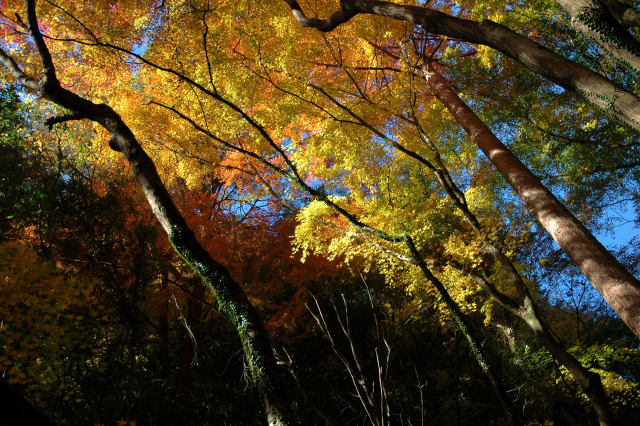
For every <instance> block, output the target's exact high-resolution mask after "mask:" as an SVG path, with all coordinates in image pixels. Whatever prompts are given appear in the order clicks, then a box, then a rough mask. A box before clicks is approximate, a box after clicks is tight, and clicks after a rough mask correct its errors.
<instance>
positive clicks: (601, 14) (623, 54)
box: [557, 0, 640, 73]
mask: <svg viewBox="0 0 640 426" xmlns="http://www.w3.org/2000/svg"><path fill="white" fill-rule="evenodd" d="M557 2H558V3H559V4H560V5H561V6H562V7H563V8H564V9H565V10H566V11H567V12H569V13H570V14H571V25H573V28H575V29H576V30H578V31H580V32H581V33H582V34H584V35H585V36H587V37H589V38H590V39H592V40H594V41H595V42H596V43H598V44H599V45H600V47H601V48H602V49H604V50H605V51H607V52H609V53H610V54H611V55H613V57H614V58H616V59H617V60H619V61H620V62H621V63H623V64H624V65H625V66H627V67H628V68H630V69H631V70H632V71H633V72H635V73H640V42H638V40H636V39H635V38H634V37H633V36H632V35H631V34H629V32H628V31H627V30H626V28H624V27H623V26H622V25H621V24H620V23H619V22H618V21H617V20H616V18H615V17H614V16H613V14H612V13H611V12H610V11H609V9H607V8H606V7H603V6H602V4H600V3H599V2H598V1H597V0H557Z"/></svg>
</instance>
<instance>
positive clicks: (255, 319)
mask: <svg viewBox="0 0 640 426" xmlns="http://www.w3.org/2000/svg"><path fill="white" fill-rule="evenodd" d="M26 9H27V17H28V31H29V32H30V35H31V36H32V38H33V40H34V42H35V45H36V47H37V50H38V52H39V54H40V59H41V60H42V64H43V71H44V76H43V77H42V78H41V79H35V78H32V77H29V76H27V75H26V74H24V72H22V70H21V69H20V67H19V66H18V64H17V63H16V62H15V61H14V60H13V58H11V57H10V56H8V55H7V54H6V53H5V52H4V51H3V50H1V49H0V63H2V64H3V65H4V66H5V67H6V68H7V69H8V70H9V71H10V72H11V74H12V75H13V76H14V77H15V78H16V79H17V80H18V81H19V82H20V83H21V84H23V85H24V86H25V87H27V88H30V89H32V90H34V91H36V92H37V93H39V94H40V95H41V96H42V97H43V98H44V99H47V100H49V101H51V102H52V103H54V104H57V105H59V106H61V107H64V108H66V109H68V110H69V111H71V114H69V115H66V116H63V117H54V118H52V119H49V120H48V121H47V124H48V125H50V126H52V125H53V124H55V123H60V122H64V121H69V120H78V119H89V120H91V121H94V122H96V123H98V124H100V125H101V126H103V127H104V128H105V129H106V130H107V131H108V132H109V133H110V135H111V140H110V141H109V146H110V147H111V148H112V149H114V150H115V151H119V152H120V153H122V155H123V156H124V157H125V158H126V159H127V161H128V162H129V164H130V166H131V169H132V170H133V172H134V174H135V177H136V179H137V180H138V183H139V184H140V186H141V188H142V191H143V192H144V194H145V196H146V198H147V201H148V203H149V205H150V206H151V209H152V210H153V213H154V215H155V216H156V218H157V220H158V222H160V225H161V226H162V228H163V229H164V230H165V232H166V233H167V235H168V236H169V240H170V241H171V244H172V245H173V247H174V249H175V250H176V252H177V253H178V254H180V256H182V257H183V258H184V259H185V260H186V261H187V263H188V264H189V265H190V266H191V268H193V270H194V271H196V272H197V273H198V274H199V275H200V276H201V277H202V279H203V281H204V282H205V283H206V285H207V286H208V287H209V288H210V290H211V291H212V293H213V294H214V295H215V297H216V299H217V300H218V303H219V305H220V312H221V313H222V314H223V315H224V316H225V317H226V318H227V319H228V320H229V321H230V322H231V323H232V324H233V326H234V327H235V328H236V330H237V332H238V335H239V337H240V340H241V342H242V346H243V349H244V354H245V357H246V362H247V365H248V369H249V373H250V376H251V378H252V380H253V382H254V383H255V385H256V387H257V389H258V393H259V395H260V397H261V399H262V403H263V406H264V408H265V412H266V417H267V421H268V423H269V424H270V425H277V426H280V425H289V424H294V421H293V420H292V419H293V417H292V415H291V414H290V409H289V407H288V406H287V404H286V403H285V399H284V397H283V392H282V390H281V388H280V385H279V380H278V378H277V376H278V375H277V371H276V369H277V366H276V361H275V357H274V354H273V350H272V347H271V344H270V342H269V338H268V336H267V332H266V330H265V328H264V326H263V323H262V321H261V319H260V317H259V316H258V315H257V313H256V311H255V309H254V308H253V306H252V305H251V303H250V302H249V300H248V299H247V296H246V294H245V293H244V291H243V290H242V289H241V288H240V286H239V285H238V284H237V283H236V282H235V281H234V280H233V278H232V277H231V275H230V274H229V272H228V271H227V269H226V268H225V267H224V266H223V265H221V264H220V263H218V262H216V261H215V260H214V259H213V258H212V257H211V255H210V254H209V253H208V252H207V251H206V250H205V249H204V248H203V247H202V245H201V244H200V243H199V242H198V240H197V239H196V237H195V235H194V233H193V231H192V230H191V229H190V228H189V227H188V226H187V224H186V222H185V219H184V217H183V216H182V215H181V214H180V212H179V211H178V209H177V208H176V206H175V204H174V203H173V201H172V199H171V196H170V195H169V193H168V191H167V189H166V187H165V186H164V184H163V183H162V180H161V179H160V176H159V175H158V172H157V170H156V167H155V164H154V163H153V161H152V160H151V158H150V157H149V156H148V155H147V153H146V152H145V151H144V149H143V148H142V146H141V145H140V144H139V143H138V141H137V139H136V137H135V136H134V134H133V132H132V131H131V129H129V127H128V126H127V125H126V124H125V123H124V121H123V120H122V118H121V117H120V116H119V115H118V114H117V113H116V112H115V111H114V110H113V109H112V108H111V107H109V106H107V105H104V104H95V103H93V102H91V101H89V100H87V99H84V98H82V97H80V96H78V95H76V94H75V93H73V92H71V91H69V90H67V89H64V88H63V87H62V86H61V85H60V82H59V81H58V78H57V76H56V72H55V66H54V64H53V60H52V57H51V54H50V52H49V50H48V48H47V46H46V44H45V42H44V38H43V36H42V34H41V33H40V30H39V29H38V21H37V17H36V12H35V0H26Z"/></svg>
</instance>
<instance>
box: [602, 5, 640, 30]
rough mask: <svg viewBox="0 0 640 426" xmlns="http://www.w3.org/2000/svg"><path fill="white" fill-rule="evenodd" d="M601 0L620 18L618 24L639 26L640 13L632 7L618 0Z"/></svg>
mask: <svg viewBox="0 0 640 426" xmlns="http://www.w3.org/2000/svg"><path fill="white" fill-rule="evenodd" d="M601 2H602V4H603V5H605V6H606V8H607V9H609V11H610V12H611V13H613V14H614V15H615V16H617V17H618V19H620V24H622V25H623V26H625V27H640V13H639V12H638V11H637V10H636V9H634V8H633V7H631V6H629V5H628V4H624V3H622V2H619V1H618V0H601Z"/></svg>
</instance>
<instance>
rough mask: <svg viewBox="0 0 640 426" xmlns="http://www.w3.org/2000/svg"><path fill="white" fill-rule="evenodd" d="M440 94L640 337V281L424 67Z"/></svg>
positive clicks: (455, 115)
mask: <svg viewBox="0 0 640 426" xmlns="http://www.w3.org/2000/svg"><path fill="white" fill-rule="evenodd" d="M424 71H425V78H426V79H427V82H428V83H429V86H430V87H431V90H432V91H433V93H434V95H436V97H437V98H438V99H439V100H440V101H441V102H442V103H443V104H444V105H445V107H446V108H447V109H448V110H449V111H450V112H451V114H452V115H453V116H454V117H455V119H456V120H457V121H458V123H460V125H461V126H462V127H463V128H464V130H465V131H466V132H467V133H468V134H469V135H470V136H471V138H472V139H473V141H474V142H475V143H476V144H477V145H478V147H479V148H480V149H481V150H482V152H484V154H485V155H486V156H487V158H488V159H489V160H490V161H491V162H492V163H493V164H494V166H495V167H496V169H497V170H498V171H499V172H500V173H501V174H502V175H503V176H504V177H505V179H506V180H507V182H508V183H509V184H510V185H511V187H512V188H513V189H514V190H515V192H516V193H517V194H518V196H520V198H521V199H522V200H523V201H524V202H525V204H526V205H527V206H528V207H529V208H530V209H531V210H532V211H533V212H534V213H535V214H536V216H537V218H538V220H539V221H540V223H541V224H542V226H543V227H544V228H545V229H546V230H547V232H549V234H550V235H551V237H552V238H553V239H554V240H555V241H556V242H557V243H558V245H559V246H560V248H561V249H562V250H563V251H564V252H565V253H566V254H567V255H568V256H569V258H571V260H572V261H573V262H574V263H575V264H576V266H577V267H578V268H579V269H580V271H581V272H582V273H583V274H584V275H585V277H587V279H588V280H589V281H590V282H591V284H592V285H593V286H594V287H595V288H596V290H598V292H599V293H600V294H601V295H602V297H604V299H605V300H606V301H607V303H609V305H610V306H611V307H612V308H613V310H614V311H615V312H616V313H617V314H618V315H619V316H620V318H622V320H623V321H624V322H625V323H626V324H627V325H628V326H629V328H630V329H631V330H632V331H633V332H634V334H635V335H636V336H639V337H640V283H639V282H638V280H637V279H636V278H635V277H634V276H633V275H631V274H630V273H629V272H628V271H627V270H626V269H625V268H624V266H622V264H620V262H618V260H617V259H616V258H615V257H613V255H611V253H609V251H607V249H605V248H604V246H603V245H602V244H600V242H599V241H598V240H597V239H596V238H595V237H594V236H593V235H592V234H591V232H589V230H587V229H586V228H585V227H584V225H582V223H580V221H578V220H577V219H576V218H575V216H574V215H573V214H572V213H571V212H570V211H569V210H568V209H567V208H566V207H565V206H564V205H563V204H562V203H561V202H560V201H559V200H558V199H557V198H556V197H555V196H554V195H553V194H552V193H551V191H549V190H548V189H547V188H546V187H545V186H544V185H543V184H542V183H541V182H540V180H539V179H538V178H536V177H535V176H534V175H533V173H531V171H530V170H529V169H528V168H527V167H526V166H525V165H524V164H522V162H521V161H520V160H519V159H518V158H517V157H516V156H515V155H513V153H512V152H511V151H510V150H509V149H508V148H507V147H506V146H505V145H504V144H503V143H502V142H500V141H499V140H498V138H497V137H496V136H495V135H494V134H493V133H492V132H491V130H490V129H489V128H488V127H487V126H486V125H485V124H484V123H483V122H482V121H481V120H480V119H479V118H478V117H477V116H476V115H475V114H474V113H473V111H472V110H471V109H470V108H469V107H468V106H467V105H466V104H465V103H464V102H463V101H462V100H461V99H460V98H459V97H458V95H457V94H456V93H455V92H454V91H453V90H452V89H451V87H450V86H449V84H448V83H447V81H446V80H445V79H444V77H442V76H441V75H440V74H439V73H437V72H436V71H435V70H433V69H427V68H425V69H424Z"/></svg>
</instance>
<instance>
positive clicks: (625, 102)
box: [284, 0, 640, 131]
mask: <svg viewBox="0 0 640 426" xmlns="http://www.w3.org/2000/svg"><path fill="white" fill-rule="evenodd" d="M284 1H285V2H286V3H287V4H288V5H289V7H290V8H291V11H292V13H293V15H294V17H295V18H296V20H297V21H298V23H299V24H300V25H301V26H304V27H313V28H316V29H318V30H320V31H325V32H327V31H332V30H333V29H335V28H336V27H337V26H339V25H341V24H343V23H345V22H347V21H349V20H350V19H351V18H353V17H354V16H356V15H359V14H372V15H378V16H386V17H388V18H392V19H398V20H401V21H407V22H411V23H414V24H417V25H421V26H422V27H423V28H424V30H425V31H427V32H429V33H432V34H438V35H442V36H445V37H451V38H455V39H458V40H461V41H465V42H468V43H474V44H482V45H485V46H489V47H492V48H494V49H496V50H498V51H499V52H501V53H503V54H504V55H506V56H508V57H510V58H511V59H514V60H515V61H517V62H518V63H520V64H521V65H523V66H525V67H526V68H528V69H529V70H531V71H533V72H535V73H537V74H539V75H541V76H542V77H544V78H546V79H547V80H550V81H552V82H553V83H555V84H557V85H559V86H561V87H563V88H565V89H567V90H572V91H577V92H578V93H580V94H581V95H582V96H583V97H584V98H585V99H586V100H587V101H588V102H589V103H591V105H593V106H594V107H596V108H597V109H600V110H602V111H604V112H605V113H607V114H608V115H610V116H611V117H613V118H615V119H616V120H619V121H620V122H622V123H624V124H626V125H627V126H629V127H631V128H633V129H635V130H637V131H640V98H639V97H638V96H636V95H635V94H633V93H630V92H627V91H625V90H623V89H621V88H620V87H618V86H616V85H614V84H613V83H612V82H611V81H609V80H608V79H606V78H605V77H603V76H602V75H600V74H598V73H597V72H595V71H592V70H590V69H589V68H587V67H584V66H582V65H579V64H577V63H575V62H573V61H571V60H569V59H567V58H565V57H564V56H561V55H558V54H557V53H554V52H552V51H551V50H549V49H547V48H545V47H544V46H542V45H539V44H538V43H536V42H534V41H532V40H530V39H528V38H527V37H524V36H522V35H520V34H518V33H516V32H515V31H512V30H510V29H509V28H507V27H505V26H504V25H501V24H498V23H496V22H493V21H490V20H488V19H485V20H484V21H482V22H477V21H471V20H467V19H461V18H455V17H453V16H449V15H447V14H446V13H442V12H438V11H436V10H432V9H428V8H425V7H419V6H405V5H399V4H395V3H390V2H384V1H373V0H341V1H340V6H341V10H339V11H337V12H335V13H334V14H333V15H331V16H330V17H329V18H327V19H314V18H307V17H306V16H305V14H304V12H303V11H302V10H301V8H300V5H299V4H298V2H297V1H295V0H284Z"/></svg>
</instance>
